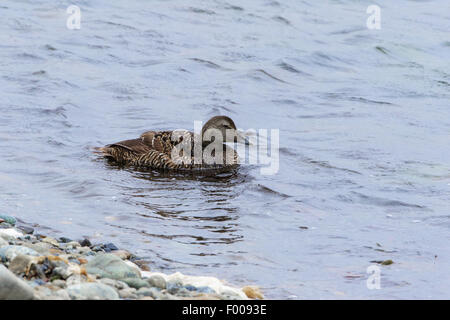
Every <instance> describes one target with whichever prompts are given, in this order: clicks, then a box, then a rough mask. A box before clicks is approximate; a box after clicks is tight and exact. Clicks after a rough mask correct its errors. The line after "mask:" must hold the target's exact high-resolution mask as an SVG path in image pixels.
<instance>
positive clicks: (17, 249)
mask: <svg viewBox="0 0 450 320" xmlns="http://www.w3.org/2000/svg"><path fill="white" fill-rule="evenodd" d="M19 254H23V255H27V256H39V255H40V254H39V253H38V252H36V251H35V250H33V249H30V248H28V247H24V246H10V245H8V246H3V247H1V248H0V260H8V261H11V260H13V259H14V258H15V257H16V256H17V255H19Z"/></svg>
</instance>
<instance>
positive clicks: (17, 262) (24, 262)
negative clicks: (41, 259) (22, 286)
mask: <svg viewBox="0 0 450 320" xmlns="http://www.w3.org/2000/svg"><path fill="white" fill-rule="evenodd" d="M32 260H33V257H31V256H26V255H23V254H18V255H17V256H16V257H15V258H14V259H12V260H11V262H10V263H9V270H10V271H11V272H13V273H15V274H21V273H25V272H26V271H27V269H28V266H29V265H30V263H31V261H32Z"/></svg>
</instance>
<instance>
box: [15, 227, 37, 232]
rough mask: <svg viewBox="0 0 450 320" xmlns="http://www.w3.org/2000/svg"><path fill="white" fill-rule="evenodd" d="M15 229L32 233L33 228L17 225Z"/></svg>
mask: <svg viewBox="0 0 450 320" xmlns="http://www.w3.org/2000/svg"><path fill="white" fill-rule="evenodd" d="M17 229H19V230H20V231H22V232H23V233H25V234H33V232H34V229H33V228H31V227H27V226H19V227H17Z"/></svg>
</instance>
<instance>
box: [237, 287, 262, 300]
mask: <svg viewBox="0 0 450 320" xmlns="http://www.w3.org/2000/svg"><path fill="white" fill-rule="evenodd" d="M242 291H244V293H245V295H246V296H247V297H248V298H250V299H264V296H263V294H262V292H261V290H260V289H259V288H258V287H256V286H245V287H243V288H242Z"/></svg>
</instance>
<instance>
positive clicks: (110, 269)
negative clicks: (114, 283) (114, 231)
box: [86, 253, 140, 280]
mask: <svg viewBox="0 0 450 320" xmlns="http://www.w3.org/2000/svg"><path fill="white" fill-rule="evenodd" d="M86 270H87V272H88V273H90V274H95V275H97V276H99V277H101V278H110V279H116V280H122V279H126V278H139V277H140V273H139V272H138V271H136V270H135V269H134V268H133V267H130V266H129V265H127V264H126V263H125V262H124V261H122V259H120V258H119V257H117V256H115V255H113V254H109V253H106V254H99V255H97V256H95V257H94V258H93V259H92V260H91V261H89V262H88V263H87V264H86Z"/></svg>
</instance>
